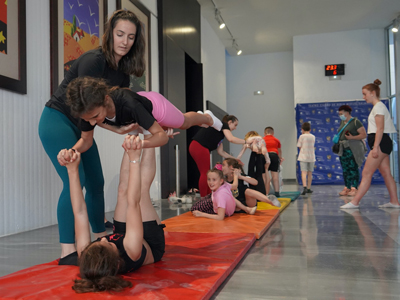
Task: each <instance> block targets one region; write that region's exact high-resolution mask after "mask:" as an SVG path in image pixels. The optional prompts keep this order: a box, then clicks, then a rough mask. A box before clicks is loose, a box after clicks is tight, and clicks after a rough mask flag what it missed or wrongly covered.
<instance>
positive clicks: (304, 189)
mask: <svg viewBox="0 0 400 300" xmlns="http://www.w3.org/2000/svg"><path fill="white" fill-rule="evenodd" d="M305 194H307V188H306V187H305V188H303V191H302V192H301V194H300V195H303V196H304V195H305Z"/></svg>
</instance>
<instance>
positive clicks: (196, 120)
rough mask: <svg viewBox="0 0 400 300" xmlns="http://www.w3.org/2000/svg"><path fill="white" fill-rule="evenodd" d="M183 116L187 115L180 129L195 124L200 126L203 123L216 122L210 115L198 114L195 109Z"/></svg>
mask: <svg viewBox="0 0 400 300" xmlns="http://www.w3.org/2000/svg"><path fill="white" fill-rule="evenodd" d="M183 116H184V117H185V121H184V122H183V124H182V126H181V127H180V128H179V129H188V128H190V127H192V126H195V125H198V126H200V125H203V124H207V125H209V126H211V125H212V124H213V123H214V121H213V119H212V118H211V116H210V115H207V114H198V113H197V112H194V111H189V112H187V113H185V114H183Z"/></svg>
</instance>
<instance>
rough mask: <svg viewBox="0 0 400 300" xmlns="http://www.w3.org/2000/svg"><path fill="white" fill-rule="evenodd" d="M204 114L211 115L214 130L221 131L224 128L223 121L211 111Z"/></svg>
mask: <svg viewBox="0 0 400 300" xmlns="http://www.w3.org/2000/svg"><path fill="white" fill-rule="evenodd" d="M204 113H205V114H207V115H209V116H210V117H211V118H212V119H213V124H212V125H211V127H213V128H214V129H216V130H218V131H221V128H222V122H221V120H220V119H218V118H217V117H216V116H214V114H213V113H212V111H211V110H206V111H205V112H204Z"/></svg>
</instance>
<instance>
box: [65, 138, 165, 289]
mask: <svg viewBox="0 0 400 300" xmlns="http://www.w3.org/2000/svg"><path fill="white" fill-rule="evenodd" d="M122 146H123V148H124V149H125V151H126V152H127V155H128V156H129V160H130V163H129V164H130V165H129V187H128V197H127V201H126V202H125V203H123V202H121V201H119V202H118V203H117V207H116V208H115V214H114V220H115V222H114V227H115V228H114V234H111V235H107V236H104V237H102V238H99V239H97V240H96V241H94V242H90V229H89V220H88V214H87V208H86V204H85V200H84V197H83V193H82V189H81V184H80V180H79V162H80V157H81V154H80V153H79V152H78V151H76V152H74V153H73V154H72V156H71V155H70V153H69V152H67V151H63V150H62V151H61V152H60V153H59V155H63V156H64V159H65V160H66V161H67V163H66V167H67V169H68V177H69V182H70V191H71V203H72V209H73V213H74V219H75V220H74V222H75V234H76V249H77V255H78V257H79V258H78V264H79V268H80V277H81V279H76V280H75V282H74V285H73V287H72V288H73V289H74V290H75V291H76V292H77V293H86V292H100V291H120V290H122V289H123V288H125V287H130V286H132V284H131V282H129V281H126V280H124V279H122V278H121V277H119V276H118V274H121V273H127V272H131V271H134V270H136V269H138V268H140V266H142V265H147V264H151V263H154V262H157V261H159V260H161V258H162V256H163V254H164V250H165V240H164V231H163V227H164V225H163V224H160V219H159V218H158V215H157V213H156V211H155V210H154V207H153V205H152V204H151V202H150V201H146V200H141V197H140V195H141V188H140V186H141V176H140V155H141V151H142V141H141V140H140V138H139V137H138V136H133V135H132V136H127V137H126V138H125V141H124V143H123V145H122ZM146 202H149V203H146Z"/></svg>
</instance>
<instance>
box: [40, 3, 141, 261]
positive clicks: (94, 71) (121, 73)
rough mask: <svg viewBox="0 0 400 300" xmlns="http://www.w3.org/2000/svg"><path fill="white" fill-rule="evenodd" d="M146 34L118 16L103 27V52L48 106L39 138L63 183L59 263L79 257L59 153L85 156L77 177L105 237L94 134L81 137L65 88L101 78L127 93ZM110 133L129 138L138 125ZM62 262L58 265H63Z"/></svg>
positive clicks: (70, 75) (129, 17)
mask: <svg viewBox="0 0 400 300" xmlns="http://www.w3.org/2000/svg"><path fill="white" fill-rule="evenodd" d="M144 50H145V43H144V37H143V30H141V24H140V21H139V19H138V18H137V17H136V15H135V14H134V13H132V12H130V11H127V10H118V11H116V12H114V14H113V15H112V16H111V18H110V19H109V21H108V23H107V25H106V26H105V33H104V36H103V44H102V47H99V48H97V49H94V50H90V51H88V52H85V53H84V54H82V55H81V56H80V57H79V58H78V59H77V60H75V62H74V63H73V64H72V66H71V68H70V69H69V71H68V72H67V73H66V74H65V78H64V80H63V81H62V82H61V84H60V85H59V87H58V88H57V90H56V91H55V93H54V94H53V95H52V96H51V99H50V100H49V101H48V102H47V103H46V106H45V108H44V110H43V112H42V116H41V118H40V122H39V137H40V140H41V142H42V144H43V148H44V149H45V151H46V153H47V155H48V156H49V158H50V160H51V162H52V164H53V165H54V167H55V169H56V171H57V173H58V175H59V176H60V178H61V180H62V182H63V190H62V192H61V195H60V197H59V200H58V206H57V219H58V228H59V235H60V243H61V258H64V257H66V256H67V255H69V254H71V253H73V252H75V231H74V218H73V213H72V207H71V201H70V194H69V180H68V174H67V170H66V169H65V168H63V167H62V166H60V164H59V163H58V161H57V154H58V152H59V151H60V150H61V149H64V148H66V149H75V150H77V151H79V152H80V153H82V158H81V160H82V163H81V164H80V167H79V174H80V179H81V184H82V186H84V187H85V190H86V196H85V199H86V203H87V207H88V214H89V221H90V225H91V227H92V230H93V232H94V233H95V235H96V236H101V235H104V234H105V226H104V177H103V171H102V168H101V163H100V157H99V153H98V150H97V145H96V143H95V141H94V140H93V136H91V134H93V132H86V133H85V132H82V131H81V127H80V125H81V124H80V122H79V119H78V118H75V117H73V116H72V114H71V111H70V108H69V106H68V105H66V103H65V101H66V89H67V85H68V84H69V83H70V82H71V81H72V80H73V79H75V78H77V77H83V76H91V77H97V78H103V79H105V80H106V81H107V83H108V84H110V85H112V86H120V87H129V75H135V76H137V77H140V76H142V75H143V72H144V71H145V60H144ZM104 127H107V129H110V130H113V131H115V132H118V133H121V134H125V133H127V132H129V131H131V130H132V129H133V128H134V127H135V125H129V126H127V127H123V128H116V127H113V126H109V125H104ZM63 263H64V260H63V259H61V260H60V264H63Z"/></svg>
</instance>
